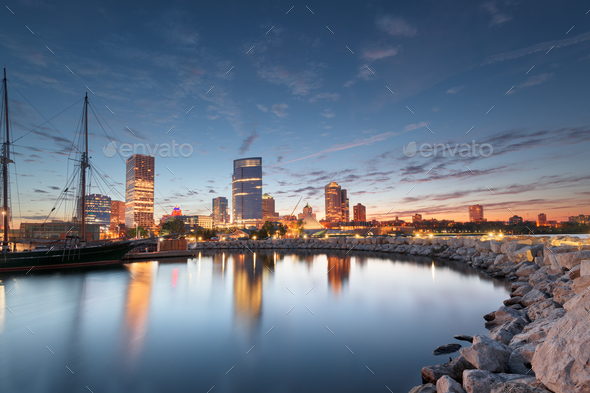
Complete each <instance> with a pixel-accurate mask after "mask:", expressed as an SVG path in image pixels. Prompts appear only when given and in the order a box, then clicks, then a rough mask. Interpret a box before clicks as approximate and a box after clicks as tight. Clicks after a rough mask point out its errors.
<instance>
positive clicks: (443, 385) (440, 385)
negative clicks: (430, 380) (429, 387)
mask: <svg viewBox="0 0 590 393" xmlns="http://www.w3.org/2000/svg"><path fill="white" fill-rule="evenodd" d="M436 392H437V393H465V390H463V387H462V386H461V385H460V384H459V383H458V382H457V381H455V380H454V379H453V378H451V377H449V376H448V375H444V376H443V377H442V378H440V379H439V380H438V381H436Z"/></svg>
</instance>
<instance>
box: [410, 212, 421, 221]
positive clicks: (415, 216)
mask: <svg viewBox="0 0 590 393" xmlns="http://www.w3.org/2000/svg"><path fill="white" fill-rule="evenodd" d="M412 222H413V223H416V222H422V214H419V213H416V214H414V216H413V217H412Z"/></svg>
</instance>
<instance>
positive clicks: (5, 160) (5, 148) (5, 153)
mask: <svg viewBox="0 0 590 393" xmlns="http://www.w3.org/2000/svg"><path fill="white" fill-rule="evenodd" d="M3 82H4V113H5V118H6V140H5V141H4V143H3V145H2V192H3V194H2V197H3V201H2V203H3V209H4V210H3V211H2V216H3V217H2V218H3V220H4V223H3V224H4V236H3V238H2V246H8V231H9V228H8V216H9V215H8V164H9V163H10V162H11V161H10V133H9V129H8V126H9V121H8V89H7V86H6V85H7V84H6V68H5V69H4V79H3Z"/></svg>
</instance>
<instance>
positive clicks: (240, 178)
mask: <svg viewBox="0 0 590 393" xmlns="http://www.w3.org/2000/svg"><path fill="white" fill-rule="evenodd" d="M232 212H233V223H234V224H237V225H241V224H243V225H245V224H246V223H253V222H256V221H261V220H262V157H251V158H241V159H239V160H235V161H234V174H233V178H232Z"/></svg>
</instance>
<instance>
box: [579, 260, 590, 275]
mask: <svg viewBox="0 0 590 393" xmlns="http://www.w3.org/2000/svg"><path fill="white" fill-rule="evenodd" d="M580 276H582V277H586V276H590V260H588V261H582V262H580Z"/></svg>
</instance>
